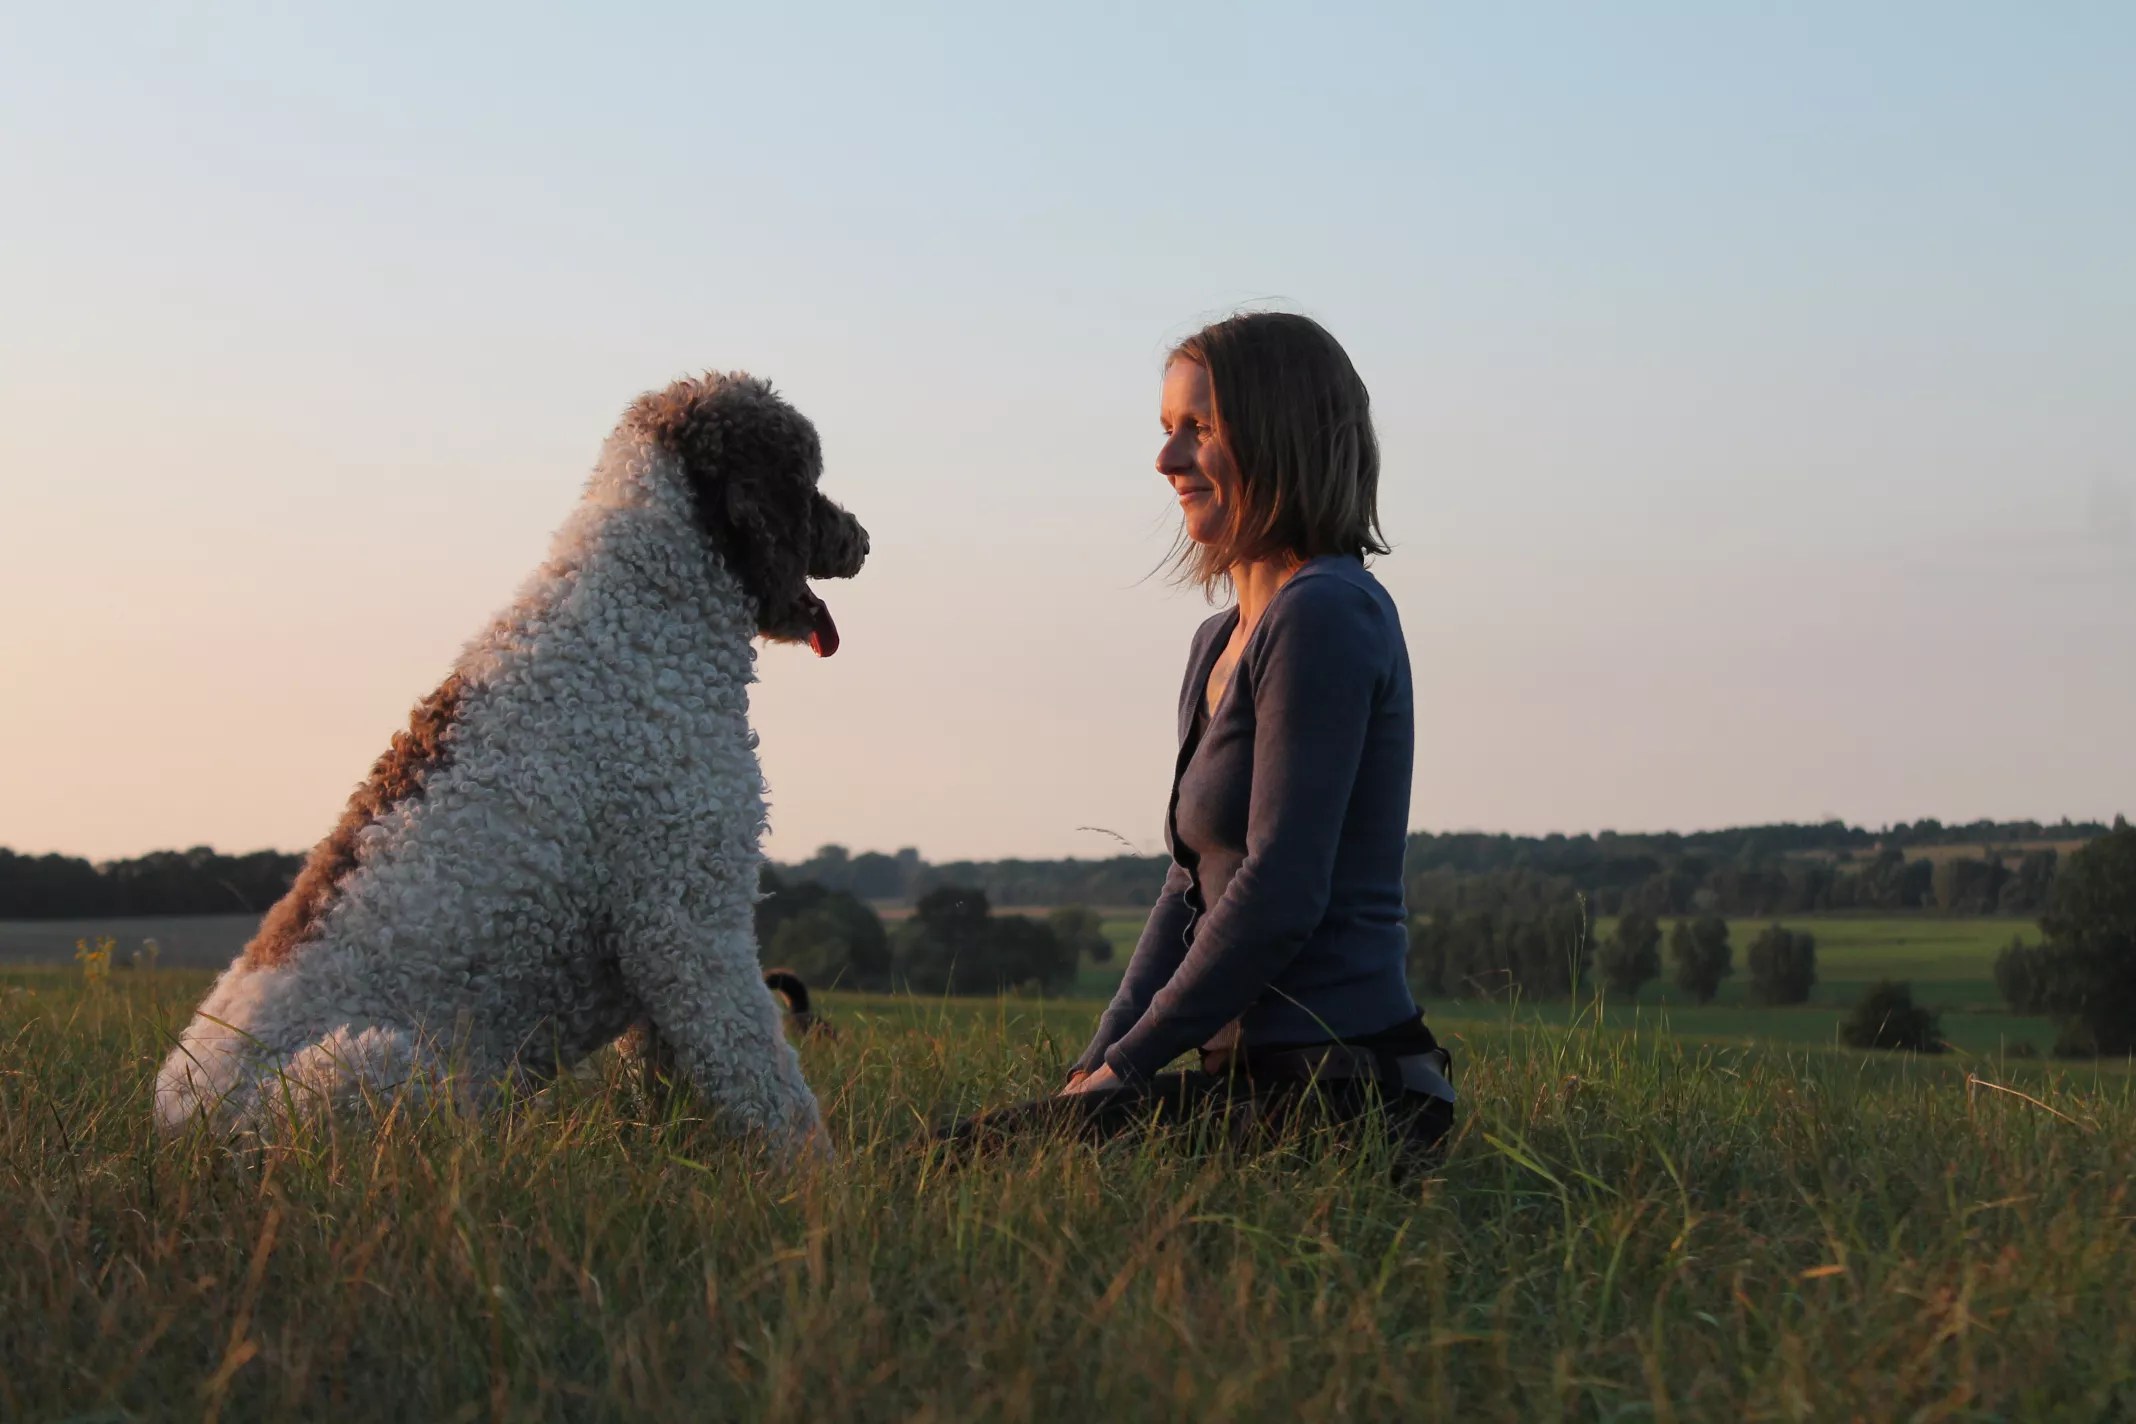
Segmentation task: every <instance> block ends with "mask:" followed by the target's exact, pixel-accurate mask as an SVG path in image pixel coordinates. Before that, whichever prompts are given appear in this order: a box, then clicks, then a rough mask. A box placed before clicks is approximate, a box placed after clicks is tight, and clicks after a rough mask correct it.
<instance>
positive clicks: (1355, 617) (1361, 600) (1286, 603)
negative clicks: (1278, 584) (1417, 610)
mask: <svg viewBox="0 0 2136 1424" xmlns="http://www.w3.org/2000/svg"><path fill="white" fill-rule="evenodd" d="M1264 621H1267V622H1273V623H1277V624H1278V625H1279V626H1286V627H1289V628H1291V629H1303V630H1314V631H1321V630H1327V629H1330V628H1334V627H1346V626H1355V627H1361V628H1363V629H1369V630H1372V631H1375V632H1378V633H1381V634H1385V633H1388V632H1391V631H1393V630H1395V629H1398V628H1399V626H1400V623H1399V621H1398V619H1397V618H1396V616H1395V611H1394V600H1393V599H1391V598H1389V597H1388V596H1387V590H1386V589H1385V588H1383V587H1381V586H1380V581H1379V580H1378V579H1376V578H1374V577H1373V576H1372V571H1371V570H1370V569H1368V568H1366V567H1365V566H1364V563H1363V561H1362V560H1359V559H1353V558H1349V557H1347V556H1344V555H1333V556H1330V557H1327V558H1320V559H1311V560H1308V561H1307V562H1306V564H1305V566H1304V567H1303V568H1301V569H1299V570H1298V572H1296V573H1295V574H1292V575H1291V577H1290V581H1289V582H1287V583H1285V584H1284V585H1283V588H1282V589H1281V591H1279V592H1278V593H1277V595H1276V597H1275V598H1274V600H1273V601H1271V602H1270V604H1269V605H1268V612H1267V614H1266V615H1265V617H1264Z"/></svg>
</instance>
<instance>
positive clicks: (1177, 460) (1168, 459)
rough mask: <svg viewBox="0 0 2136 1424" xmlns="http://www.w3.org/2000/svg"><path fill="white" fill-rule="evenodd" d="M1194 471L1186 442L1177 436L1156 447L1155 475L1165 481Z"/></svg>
mask: <svg viewBox="0 0 2136 1424" xmlns="http://www.w3.org/2000/svg"><path fill="white" fill-rule="evenodd" d="M1193 469H1194V457H1193V456H1192V455H1191V454H1190V453H1188V451H1187V446H1186V442H1185V441H1183V440H1181V439H1180V438H1179V437H1178V436H1177V435H1174V436H1172V437H1171V438H1170V439H1169V440H1166V441H1165V442H1164V444H1162V445H1160V446H1158V447H1157V473H1158V474H1160V475H1163V476H1164V477H1165V478H1166V479H1170V478H1172V476H1174V475H1184V474H1188V473H1190V472H1192V470H1193Z"/></svg>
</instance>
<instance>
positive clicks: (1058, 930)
mask: <svg viewBox="0 0 2136 1424" xmlns="http://www.w3.org/2000/svg"><path fill="white" fill-rule="evenodd" d="M1046 926H1047V928H1049V929H1051V930H1052V931H1053V934H1054V937H1055V938H1056V939H1058V940H1059V941H1060V942H1061V947H1062V948H1063V949H1065V950H1066V951H1067V952H1068V953H1070V954H1072V955H1074V956H1076V958H1077V960H1078V961H1079V962H1080V961H1081V960H1083V959H1086V958H1087V959H1088V960H1089V961H1090V962H1091V963H1092V964H1110V963H1111V962H1112V957H1113V945H1112V941H1111V940H1109V939H1107V938H1106V937H1105V921H1104V920H1103V919H1101V918H1100V917H1099V915H1098V912H1097V911H1096V910H1093V909H1091V908H1090V907H1089V906H1088V905H1063V906H1061V907H1060V908H1059V909H1057V910H1055V911H1054V912H1053V913H1052V914H1050V915H1048V916H1046Z"/></svg>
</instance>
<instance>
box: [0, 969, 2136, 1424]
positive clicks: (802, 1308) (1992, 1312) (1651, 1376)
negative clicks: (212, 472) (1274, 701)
mask: <svg viewBox="0 0 2136 1424" xmlns="http://www.w3.org/2000/svg"><path fill="white" fill-rule="evenodd" d="M205 983H206V976H205V975H203V974H200V973H183V972H181V973H170V972H160V971H159V972H156V973H152V974H147V973H135V974H130V975H122V976H115V977H114V978H113V979H112V980H111V981H110V982H109V983H107V984H106V985H104V986H101V987H94V988H92V987H89V986H85V985H84V984H83V983H82V981H81V979H80V977H79V975H78V974H75V973H73V972H72V971H71V970H70V971H59V970H31V969H21V968H15V969H0V1418H4V1419H9V1420H14V1419H39V1420H44V1419H61V1418H69V1419H110V1420H117V1419H135V1418H139V1419H162V1418H191V1417H196V1416H197V1417H202V1418H210V1419H216V1418H219V1419H251V1418H325V1417H333V1418H342V1419H370V1418H380V1419H407V1418H421V1419H466V1420H476V1419H526V1418H535V1419H542V1418H557V1419H608V1418H618V1419H621V1418H688V1419H706V1418H720V1419H729V1418H734V1419H739V1418H751V1419H754V1418H762V1419H797V1420H798V1419H807V1420H822V1419H886V1420H887V1419H1005V1420H1007V1419H1066V1418H1103V1419H1129V1420H1142V1419H1153V1420H1154V1419H1166V1420H1169V1419H1178V1418H1183V1417H1189V1418H1202V1417H1209V1418H1234V1419H1286V1420H1287V1419H1296V1418H1300V1417H1307V1418H1316V1419H1319V1418H1361V1419H1378V1418H1387V1419H1394V1418H1443V1419H1451V1418H1463V1419H1470V1418H1474V1419H1515V1420H1531V1419H1539V1418H1544V1417H1550V1418H1574V1419H1596V1420H1603V1419H1620V1418H1623V1419H1630V1418H1637V1419H1678V1420H1689V1419H1716V1420H1720V1419H1727V1420H1733V1419H1744V1418H1782V1417H1784V1418H1799V1419H1845V1418H1864V1419H1893V1418H1901V1417H1908V1418H1917V1419H1991V1418H1992V1419H2122V1418H2128V1417H2130V1414H2131V1412H2132V1411H2136V1388H2132V1386H2131V1385H2130V1384H2129V1383H2128V1382H2129V1381H2130V1380H2131V1379H2132V1378H2136V1293H2132V1292H2131V1291H2129V1289H2128V1282H2129V1280H2130V1279H2131V1278H2132V1277H2136V1235H2132V1233H2131V1231H2130V1225H2131V1222H2132V1220H2136V1211H2132V1203H2131V1200H2130V1195H2129V1184H2130V1182H2131V1181H2132V1180H2136V1100H2132V1097H2131V1086H2130V1079H2129V1077H2128V1076H2127V1075H2126V1074H2121V1073H2093V1072H2091V1071H2088V1070H2087V1071H2082V1072H2078V1071H2070V1070H2069V1069H2067V1068H2065V1067H2063V1066H2060V1065H2052V1064H2039V1063H2017V1062H2011V1063H1996V1062H1993V1061H1991V1060H1983V1059H1966V1060H1964V1061H1957V1060H1954V1059H1950V1058H1945V1059H1940V1060H1926V1059H1924V1060H1909V1059H1904V1058H1870V1057H1866V1056H1862V1055H1852V1054H1843V1053H1838V1052H1831V1051H1824V1050H1787V1049H1757V1048H1744V1047H1729V1046H1713V1045H1704V1044H1698V1043H1693V1042H1689V1041H1687V1040H1685V1039H1682V1038H1677V1037H1669V1036H1664V1035H1661V1034H1657V1033H1654V1032H1651V1031H1647V1032H1620V1031H1616V1030H1610V1029H1603V1030H1596V1029H1594V1028H1592V1027H1578V1028H1571V1029H1567V1028H1564V1027H1552V1026H1549V1025H1544V1024H1537V1023H1532V1022H1526V1021H1522V1020H1520V1019H1519V1018H1518V1017H1517V1016H1515V1017H1514V1018H1511V1019H1509V1018H1507V1017H1505V1016H1503V1015H1501V1016H1500V1018H1498V1019H1497V1020H1495V1021H1492V1020H1488V1019H1484V1018H1477V1019H1475V1020H1473V1021H1468V1022H1464V1023H1463V1024H1462V1025H1461V1026H1460V1029H1459V1032H1460V1038H1459V1041H1458V1047H1459V1048H1460V1051H1461V1054H1462V1056H1461V1059H1460V1061H1459V1065H1458V1075H1459V1080H1460V1083H1461V1087H1462V1090H1463V1094H1464V1104H1463V1108H1462V1120H1461V1126H1460V1128H1459V1131H1458V1137H1457V1140H1456V1141H1455V1142H1454V1144H1453V1145H1452V1148H1451V1150H1450V1152H1449V1154H1448V1156H1447V1157H1446V1159H1445V1161H1444V1163H1443V1164H1442V1165H1441V1166H1440V1167H1439V1168H1438V1169H1437V1171H1436V1172H1434V1173H1433V1174H1431V1175H1429V1176H1427V1177H1423V1178H1412V1179H1411V1180H1408V1181H1406V1182H1403V1183H1399V1184H1398V1183H1396V1182H1394V1181H1393V1180H1391V1178H1390V1174H1389V1173H1388V1171H1387V1170H1386V1168H1387V1163H1386V1162H1385V1160H1384V1159H1382V1158H1380V1157H1378V1156H1377V1155H1376V1154H1375V1153H1373V1152H1370V1151H1366V1152H1361V1153H1355V1154H1350V1155H1343V1154H1340V1153H1327V1152H1311V1151H1308V1152H1305V1153H1302V1154H1291V1155H1268V1156H1259V1157H1239V1156H1234V1155H1213V1156H1196V1155H1193V1154H1191V1153H1188V1152H1186V1151H1184V1150H1181V1149H1180V1148H1179V1147H1178V1145H1177V1144H1174V1143H1168V1142H1158V1143H1154V1144H1149V1145H1144V1146H1140V1147H1135V1146H1127V1145H1119V1146H1115V1147H1111V1148H1107V1149H1103V1150H1095V1149H1090V1148H1084V1147H1076V1146H1070V1145H1063V1144H1034V1145H1032V1146H1030V1147H1028V1148H1026V1149H1023V1150H1019V1151H1016V1152H1014V1153H1011V1154H1009V1155H1007V1156H1004V1157H1000V1158H997V1159H993V1160H988V1161H984V1162H981V1163H978V1164H973V1165H966V1166H963V1167H952V1166H951V1165H949V1164H947V1163H945V1162H944V1161H943V1160H942V1159H941V1158H940V1157H939V1156H938V1155H936V1154H935V1153H934V1152H933V1151H932V1150H931V1149H930V1148H929V1147H928V1145H927V1144H926V1142H925V1140H924V1129H925V1127H926V1125H927V1124H928V1123H930V1122H934V1121H937V1120H940V1119H942V1118H944V1117H946V1116H948V1115H951V1114H954V1113H958V1112H962V1111H965V1110H968V1109H971V1108H973V1107H976V1106H978V1105H981V1104H985V1103H997V1102H1001V1101H1004V1100H1007V1099H1011V1098H1015V1097H1018V1096H1022V1095H1027V1094H1032V1093H1037V1092H1042V1091H1045V1090H1046V1089H1047V1088H1049V1087H1050V1086H1051V1085H1052V1084H1053V1083H1055V1082H1056V1081H1057V1080H1058V1077H1059V1074H1060V1071H1061V1064H1062V1062H1063V1060H1064V1058H1065V1057H1066V1056H1067V1055H1068V1054H1069V1053H1071V1052H1073V1051H1074V1048H1075V1046H1076V1045H1077V1044H1079V1042H1080V1039H1081V1036H1082V1034H1083V1033H1084V1032H1086V1031H1087V1029H1088V1026H1089V1023H1090V1019H1091V1016H1092V1013H1093V1012H1094V1005H1091V1004H1088V1003H1065V1004H1046V1005H1042V1006H1040V1005H1032V1004H1026V1003H1019V1002H999V1003H996V1002H989V1003H984V1004H979V1003H970V1002H966V1003H958V1004H951V1005H941V1004H930V1003H917V1002H912V1001H896V1000H860V999H852V998H844V997H839V996H831V1000H832V1001H831V1005H830V1007H831V1011H832V1014H833V1016H834V1019H835V1021H836V1023H837V1024H838V1026H839V1029H840V1033H839V1035H838V1037H837V1038H836V1039H835V1040H834V1041H822V1040H820V1039H812V1040H811V1041H810V1042H809V1043H807V1044H806V1045H805V1046H804V1050H803V1053H804V1059H805V1062H806V1066H807V1068H808V1072H809V1075H810V1078H811V1081H812V1082H813V1083H814V1084H815V1085H816V1087H817V1089H818V1091H819V1093H820V1094H821V1096H822V1097H823V1100H824V1103H825V1106H826V1109H827V1112H828V1115H829V1122H830V1130H831V1133H832V1136H833V1138H834V1139H835V1142H836V1144H837V1147H838V1150H839V1154H840V1155H839V1158H838V1160H837V1161H836V1162H835V1163H832V1164H830V1165H827V1166H820V1167H808V1168H804V1169H798V1170H788V1169H784V1168H781V1167H778V1166H776V1165H774V1164H771V1163H768V1162H766V1161H764V1160H762V1159H761V1158H759V1157H757V1156H755V1155H754V1154H752V1153H751V1152H750V1151H749V1150H747V1149H746V1148H741V1147H735V1146H731V1145H728V1144H726V1143H724V1142H723V1141H722V1140H721V1139H720V1138H719V1137H718V1136H717V1134H716V1132H715V1131H714V1130H713V1129H712V1127H711V1126H710V1125H709V1124H707V1123H706V1122H704V1121H702V1120H700V1119H699V1118H698V1117H697V1116H696V1114H697V1112H698V1109H697V1108H696V1107H694V1106H693V1105H692V1104H690V1103H689V1102H688V1100H685V1101H684V1103H683V1104H682V1105H680V1106H679V1107H677V1108H676V1109H674V1110H673V1111H671V1113H670V1114H669V1115H668V1116H667V1117H666V1118H664V1119H660V1120H652V1119H650V1118H649V1116H648V1114H647V1113H646V1112H645V1110H644V1108H643V1106H642V1100H641V1098H640V1096H639V1094H638V1092H637V1090H636V1086H635V1080H634V1078H633V1075H632V1073H631V1071H630V1070H629V1067H628V1065H626V1064H623V1063H621V1062H620V1061H618V1060H616V1059H615V1058H614V1057H613V1055H603V1056H602V1057H601V1058H599V1059H597V1060H596V1061H595V1063H594V1064H593V1065H592V1070H591V1071H590V1072H589V1073H588V1074H586V1075H584V1076H583V1077H581V1078H578V1079H574V1080H572V1081H569V1082H566V1083H563V1084H560V1085H558V1086H557V1087H556V1088H554V1089H552V1090H551V1091H550V1092H548V1093H546V1094H544V1095H542V1096H541V1097H538V1098H536V1099H533V1100H531V1101H528V1102H525V1103H522V1104H519V1105H517V1106H516V1107H514V1108H511V1109H508V1110H500V1111H498V1112H495V1113H491V1114H489V1115H486V1116H484V1117H482V1118H480V1119H476V1120H468V1119H460V1118H455V1117H453V1116H451V1115H450V1114H430V1115H426V1114H423V1113H419V1112H413V1111H407V1110H403V1111H400V1112H396V1113H393V1114H392V1115H391V1116H390V1117H389V1118H388V1119H387V1120H386V1121H385V1123H384V1124H383V1125H379V1124H376V1123H364V1122H343V1123H340V1124H336V1125H334V1126H333V1127H332V1128H331V1129H330V1130H322V1131H319V1132H317V1133H315V1134H313V1135H311V1136H308V1137H305V1138H303V1139H301V1140H298V1141H295V1142H291V1143H286V1144H284V1145H282V1146H280V1147H277V1148H274V1149H271V1150H267V1151H263V1152H253V1153H233V1152H231V1151H229V1150H227V1149H226V1148H224V1147H223V1146H221V1145H219V1144H216V1143H213V1142H209V1141H204V1140H201V1139H198V1138H181V1139H178V1140H175V1141H170V1142H159V1141H158V1140H157V1139H156V1137H155V1135H154V1134H153V1133H152V1132H151V1130H150V1128H149V1125H148V1103H147V1092H148V1087H149V1083H150V1079H151V1074H152V1072H153V1070H154V1066H155V1064H156V1062H157V1061H158V1059H159V1058H160V1056H161V1054H162V1051H163V1048H164V1045H165V1042H166V1034H167V1032H168V1029H169V1026H170V1025H171V1023H172V1021H173V1020H174V1019H175V1018H176V1017H177V1016H178V1015H181V1014H182V1013H184V1012H185V1010H186V1009H187V1007H188V1006H189V1004H190V1002H191V1000H192V999H193V997H194V996H195V995H197V994H198V993H199V992H200V990H201V989H202V988H203V987H204V986H205ZM1980 1080H1987V1082H1986V1083H1983V1082H1982V1081H1980ZM1989 1084H1993V1085H1996V1086H1990V1085H1989ZM2019 1094H2022V1095H2023V1096H2019Z"/></svg>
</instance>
